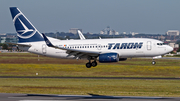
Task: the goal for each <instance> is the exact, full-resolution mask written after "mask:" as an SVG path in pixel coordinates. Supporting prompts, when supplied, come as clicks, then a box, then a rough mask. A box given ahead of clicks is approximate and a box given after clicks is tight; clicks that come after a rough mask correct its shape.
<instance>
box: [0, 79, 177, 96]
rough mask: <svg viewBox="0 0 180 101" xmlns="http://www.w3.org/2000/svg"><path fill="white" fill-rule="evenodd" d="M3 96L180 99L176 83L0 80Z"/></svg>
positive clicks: (154, 81) (94, 80)
mask: <svg viewBox="0 0 180 101" xmlns="http://www.w3.org/2000/svg"><path fill="white" fill-rule="evenodd" d="M0 81H3V82H1V83H0V92H1V93H17V91H18V93H36V94H76V95H78V94H79V95H87V94H88V93H93V94H100V95H113V96H115V95H117V96H166V97H167V96H171V97H172V96H174V97H179V96H180V85H179V84H180V81H176V80H171V81H168V80H106V79H101V80H99V79H98V80H96V79H12V78H11V79H0Z"/></svg>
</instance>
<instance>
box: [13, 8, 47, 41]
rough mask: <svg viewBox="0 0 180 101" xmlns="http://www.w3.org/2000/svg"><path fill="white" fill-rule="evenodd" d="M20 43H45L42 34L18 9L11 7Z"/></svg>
mask: <svg viewBox="0 0 180 101" xmlns="http://www.w3.org/2000/svg"><path fill="white" fill-rule="evenodd" d="M10 11H11V15H12V19H13V23H14V26H15V29H16V32H17V36H18V38H19V43H24V42H37V41H44V39H43V37H42V35H41V33H40V32H39V31H38V30H37V29H36V28H35V27H34V26H33V25H32V23H31V22H30V21H29V20H28V19H27V18H26V17H25V16H24V14H23V13H22V12H21V11H20V10H19V9H18V8H17V7H10Z"/></svg>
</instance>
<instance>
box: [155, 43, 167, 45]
mask: <svg viewBox="0 0 180 101" xmlns="http://www.w3.org/2000/svg"><path fill="white" fill-rule="evenodd" d="M157 45H159V46H162V45H165V43H157Z"/></svg>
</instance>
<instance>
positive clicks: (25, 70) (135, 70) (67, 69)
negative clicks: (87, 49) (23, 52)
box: [0, 64, 180, 77]
mask: <svg viewBox="0 0 180 101" xmlns="http://www.w3.org/2000/svg"><path fill="white" fill-rule="evenodd" d="M36 73H38V74H39V75H38V76H61V77H63V76H68V77H180V67H179V66H152V65H151V66H140V65H118V64H112V65H104V64H100V65H99V66H98V67H96V68H91V69H87V68H86V67H85V66H84V65H81V64H0V76H36V75H35V74H36Z"/></svg>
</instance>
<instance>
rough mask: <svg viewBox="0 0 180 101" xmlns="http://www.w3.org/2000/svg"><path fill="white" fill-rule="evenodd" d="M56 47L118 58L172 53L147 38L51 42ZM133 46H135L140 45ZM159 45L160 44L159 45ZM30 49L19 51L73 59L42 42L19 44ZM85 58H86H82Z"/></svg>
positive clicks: (157, 41) (166, 47)
mask: <svg viewBox="0 0 180 101" xmlns="http://www.w3.org/2000/svg"><path fill="white" fill-rule="evenodd" d="M51 42H52V43H53V44H54V45H55V46H58V47H64V48H73V49H76V50H84V51H86V50H88V51H89V50H91V51H95V52H99V53H111V52H115V53H118V54H119V56H120V58H128V57H130V58H133V57H155V56H159V55H164V54H166V53H169V52H171V51H172V47H170V46H168V45H162V43H163V42H162V41H159V40H155V39H147V38H117V39H86V40H51ZM139 43H141V45H142V46H141V47H140V46H135V44H138V45H140V44H139ZM159 43H161V44H159ZM21 44H27V45H31V47H25V46H24V47H23V46H20V47H19V48H20V49H21V50H25V51H28V52H31V53H35V54H39V55H45V56H49V57H56V58H74V57H75V56H73V55H71V56H68V55H69V54H67V53H66V50H61V49H55V48H51V47H48V46H47V45H46V43H45V42H44V41H39V42H31V43H21ZM84 58H87V57H84Z"/></svg>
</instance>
